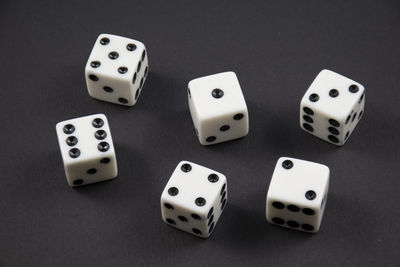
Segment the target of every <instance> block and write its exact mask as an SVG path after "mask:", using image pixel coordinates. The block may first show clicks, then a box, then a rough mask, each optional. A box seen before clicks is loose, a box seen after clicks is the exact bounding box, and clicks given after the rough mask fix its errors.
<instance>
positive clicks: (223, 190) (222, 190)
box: [219, 184, 226, 196]
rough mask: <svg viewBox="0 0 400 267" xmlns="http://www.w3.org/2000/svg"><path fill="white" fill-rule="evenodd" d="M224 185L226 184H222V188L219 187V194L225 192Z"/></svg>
mask: <svg viewBox="0 0 400 267" xmlns="http://www.w3.org/2000/svg"><path fill="white" fill-rule="evenodd" d="M225 187H226V184H224V185H223V186H222V188H221V191H220V192H219V194H220V195H221V196H222V194H223V193H224V192H225Z"/></svg>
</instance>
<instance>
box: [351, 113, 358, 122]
mask: <svg viewBox="0 0 400 267" xmlns="http://www.w3.org/2000/svg"><path fill="white" fill-rule="evenodd" d="M356 118H357V112H354V115H353V118H352V119H351V122H353V121H354V120H355V119H356Z"/></svg>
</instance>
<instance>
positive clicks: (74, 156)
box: [69, 148, 81, 159]
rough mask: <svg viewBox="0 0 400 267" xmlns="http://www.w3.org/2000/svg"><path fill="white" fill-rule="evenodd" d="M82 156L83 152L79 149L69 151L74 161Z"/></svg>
mask: <svg viewBox="0 0 400 267" xmlns="http://www.w3.org/2000/svg"><path fill="white" fill-rule="evenodd" d="M80 154H81V151H80V150H79V149H77V148H72V149H70V150H69V156H70V157H71V158H73V159H74V158H77V157H79V155H80Z"/></svg>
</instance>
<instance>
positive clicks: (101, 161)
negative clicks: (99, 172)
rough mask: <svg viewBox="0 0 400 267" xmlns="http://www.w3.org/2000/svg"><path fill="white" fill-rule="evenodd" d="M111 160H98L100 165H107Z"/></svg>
mask: <svg viewBox="0 0 400 267" xmlns="http://www.w3.org/2000/svg"><path fill="white" fill-rule="evenodd" d="M110 161H111V160H110V158H102V159H101V160H100V163H101V164H107V163H109V162H110Z"/></svg>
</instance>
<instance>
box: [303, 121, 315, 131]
mask: <svg viewBox="0 0 400 267" xmlns="http://www.w3.org/2000/svg"><path fill="white" fill-rule="evenodd" d="M303 128H304V129H306V130H307V131H309V132H313V131H314V128H313V127H312V126H311V125H310V124H308V123H303Z"/></svg>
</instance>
